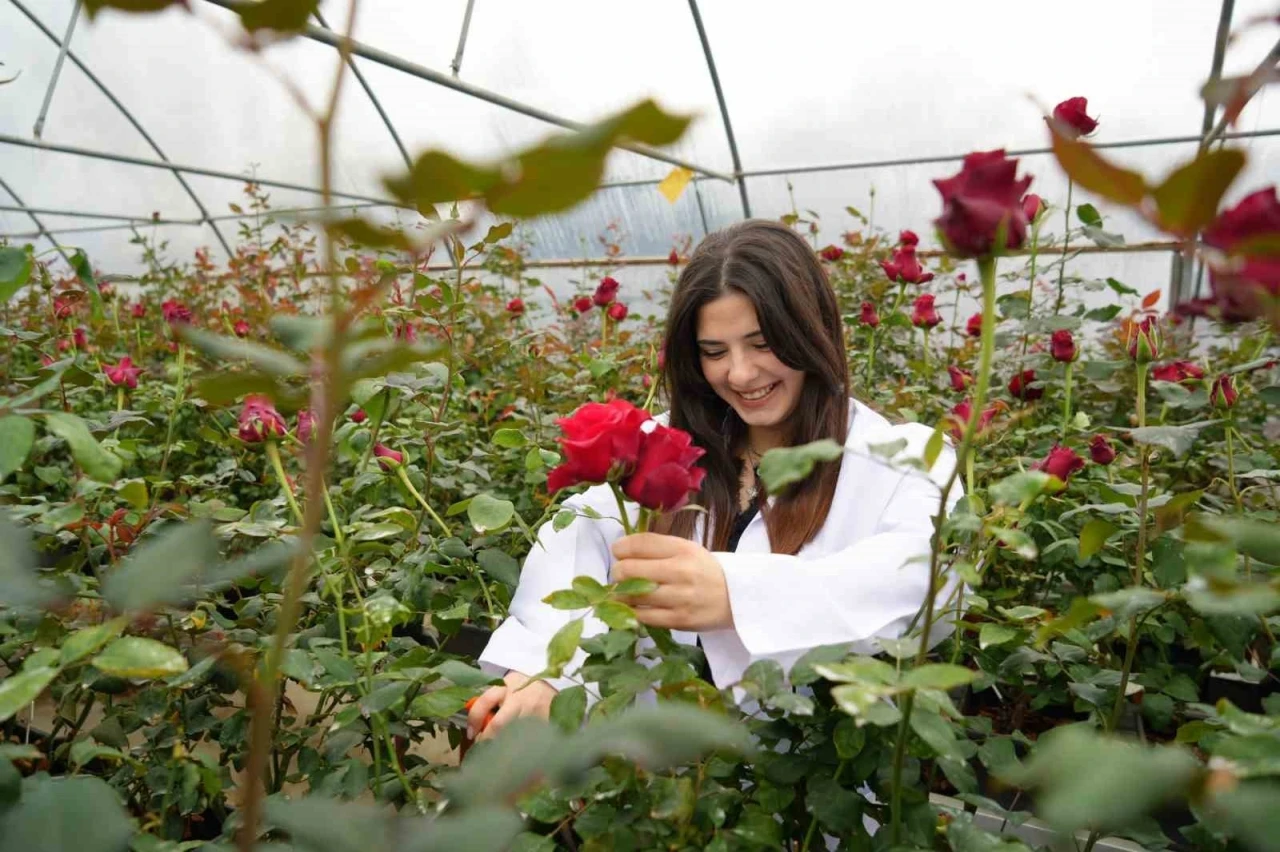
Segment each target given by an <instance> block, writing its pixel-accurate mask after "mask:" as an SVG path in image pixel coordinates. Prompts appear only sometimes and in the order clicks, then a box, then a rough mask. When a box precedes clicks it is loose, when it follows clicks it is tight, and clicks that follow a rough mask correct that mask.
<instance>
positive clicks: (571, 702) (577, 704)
mask: <svg viewBox="0 0 1280 852" xmlns="http://www.w3.org/2000/svg"><path fill="white" fill-rule="evenodd" d="M586 713H587V690H586V688H585V687H581V686H570V687H568V688H567V689H562V690H561V691H560V692H557V693H556V697H555V698H553V699H551V723H552V724H554V725H557V726H558V727H559V728H560V730H562V731H564V732H565V733H566V734H571V733H573V732H574V731H576V730H578V728H580V727H581V726H582V720H583V718H584V717H585V716H586Z"/></svg>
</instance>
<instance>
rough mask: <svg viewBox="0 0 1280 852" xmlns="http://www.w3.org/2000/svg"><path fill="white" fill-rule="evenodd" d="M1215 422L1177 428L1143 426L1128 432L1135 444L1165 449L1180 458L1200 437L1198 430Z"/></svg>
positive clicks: (1191, 424)
mask: <svg viewBox="0 0 1280 852" xmlns="http://www.w3.org/2000/svg"><path fill="white" fill-rule="evenodd" d="M1217 422H1218V421H1217V420H1204V421H1201V422H1199V423H1184V424H1181V425H1179V426H1143V427H1141V428H1138V429H1132V430H1130V432H1129V434H1130V435H1131V436H1132V437H1133V441H1134V443H1136V444H1149V445H1155V446H1159V447H1165V448H1166V449H1168V450H1170V451H1171V452H1172V453H1173V455H1174V458H1180V457H1182V456H1183V455H1185V454H1186V452H1187V450H1189V449H1191V445H1192V444H1194V443H1195V442H1196V438H1197V437H1199V435H1200V430H1201V429H1204V428H1205V427H1206V426H1212V425H1213V424H1215V423H1217Z"/></svg>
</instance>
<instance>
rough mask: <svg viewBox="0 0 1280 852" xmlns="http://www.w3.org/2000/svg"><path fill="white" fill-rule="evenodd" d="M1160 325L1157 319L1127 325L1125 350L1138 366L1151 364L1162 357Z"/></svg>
mask: <svg viewBox="0 0 1280 852" xmlns="http://www.w3.org/2000/svg"><path fill="white" fill-rule="evenodd" d="M1160 342H1161V340H1160V325H1159V324H1158V323H1157V322H1156V318H1155V317H1145V318H1144V319H1143V320H1142V322H1133V321H1129V322H1127V323H1126V333H1125V348H1126V349H1127V350H1128V351H1129V357H1130V358H1132V359H1133V361H1134V362H1135V363H1137V364H1149V363H1151V362H1152V361H1154V360H1155V359H1156V358H1159V357H1160Z"/></svg>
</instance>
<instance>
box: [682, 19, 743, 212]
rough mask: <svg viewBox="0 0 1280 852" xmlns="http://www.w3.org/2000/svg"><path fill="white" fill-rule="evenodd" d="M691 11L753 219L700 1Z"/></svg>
mask: <svg viewBox="0 0 1280 852" xmlns="http://www.w3.org/2000/svg"><path fill="white" fill-rule="evenodd" d="M689 11H690V12H691V13H693V25H694V26H695V27H697V29H698V41H700V42H702V55H703V56H705V57H706V59H707V71H709V72H710V73H711V87H712V88H713V89H715V92H716V103H718V104H719V105H720V118H721V120H722V121H723V122H724V135H725V137H726V138H727V139H728V140H729V156H730V157H731V158H732V159H733V173H734V175H735V176H736V179H737V183H738V195H739V196H740V197H741V198H742V216H743V218H744V219H750V218H751V202H750V201H749V200H747V182H746V181H745V180H743V178H742V158H741V157H739V156H738V142H737V140H736V139H735V138H734V136H733V123H732V122H731V121H729V107H728V105H726V104H725V101H724V88H723V87H722V86H721V85H720V75H719V74H717V73H716V60H715V56H714V55H713V54H712V53H711V42H709V41H708V40H707V29H706V27H704V26H703V25H702V15H701V14H699V12H698V0H689Z"/></svg>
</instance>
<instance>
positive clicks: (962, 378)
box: [947, 364, 973, 393]
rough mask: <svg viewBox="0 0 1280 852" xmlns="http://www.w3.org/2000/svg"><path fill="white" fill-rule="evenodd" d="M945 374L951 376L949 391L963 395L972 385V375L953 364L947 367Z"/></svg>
mask: <svg viewBox="0 0 1280 852" xmlns="http://www.w3.org/2000/svg"><path fill="white" fill-rule="evenodd" d="M947 373H948V374H949V375H950V376H951V389H952V390H953V391H959V392H961V393H963V392H964V391H966V390H968V388H969V385H971V384H973V373H970V372H969V371H968V370H961V369H960V368H959V367H957V366H955V365H954V364H948V365H947Z"/></svg>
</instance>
